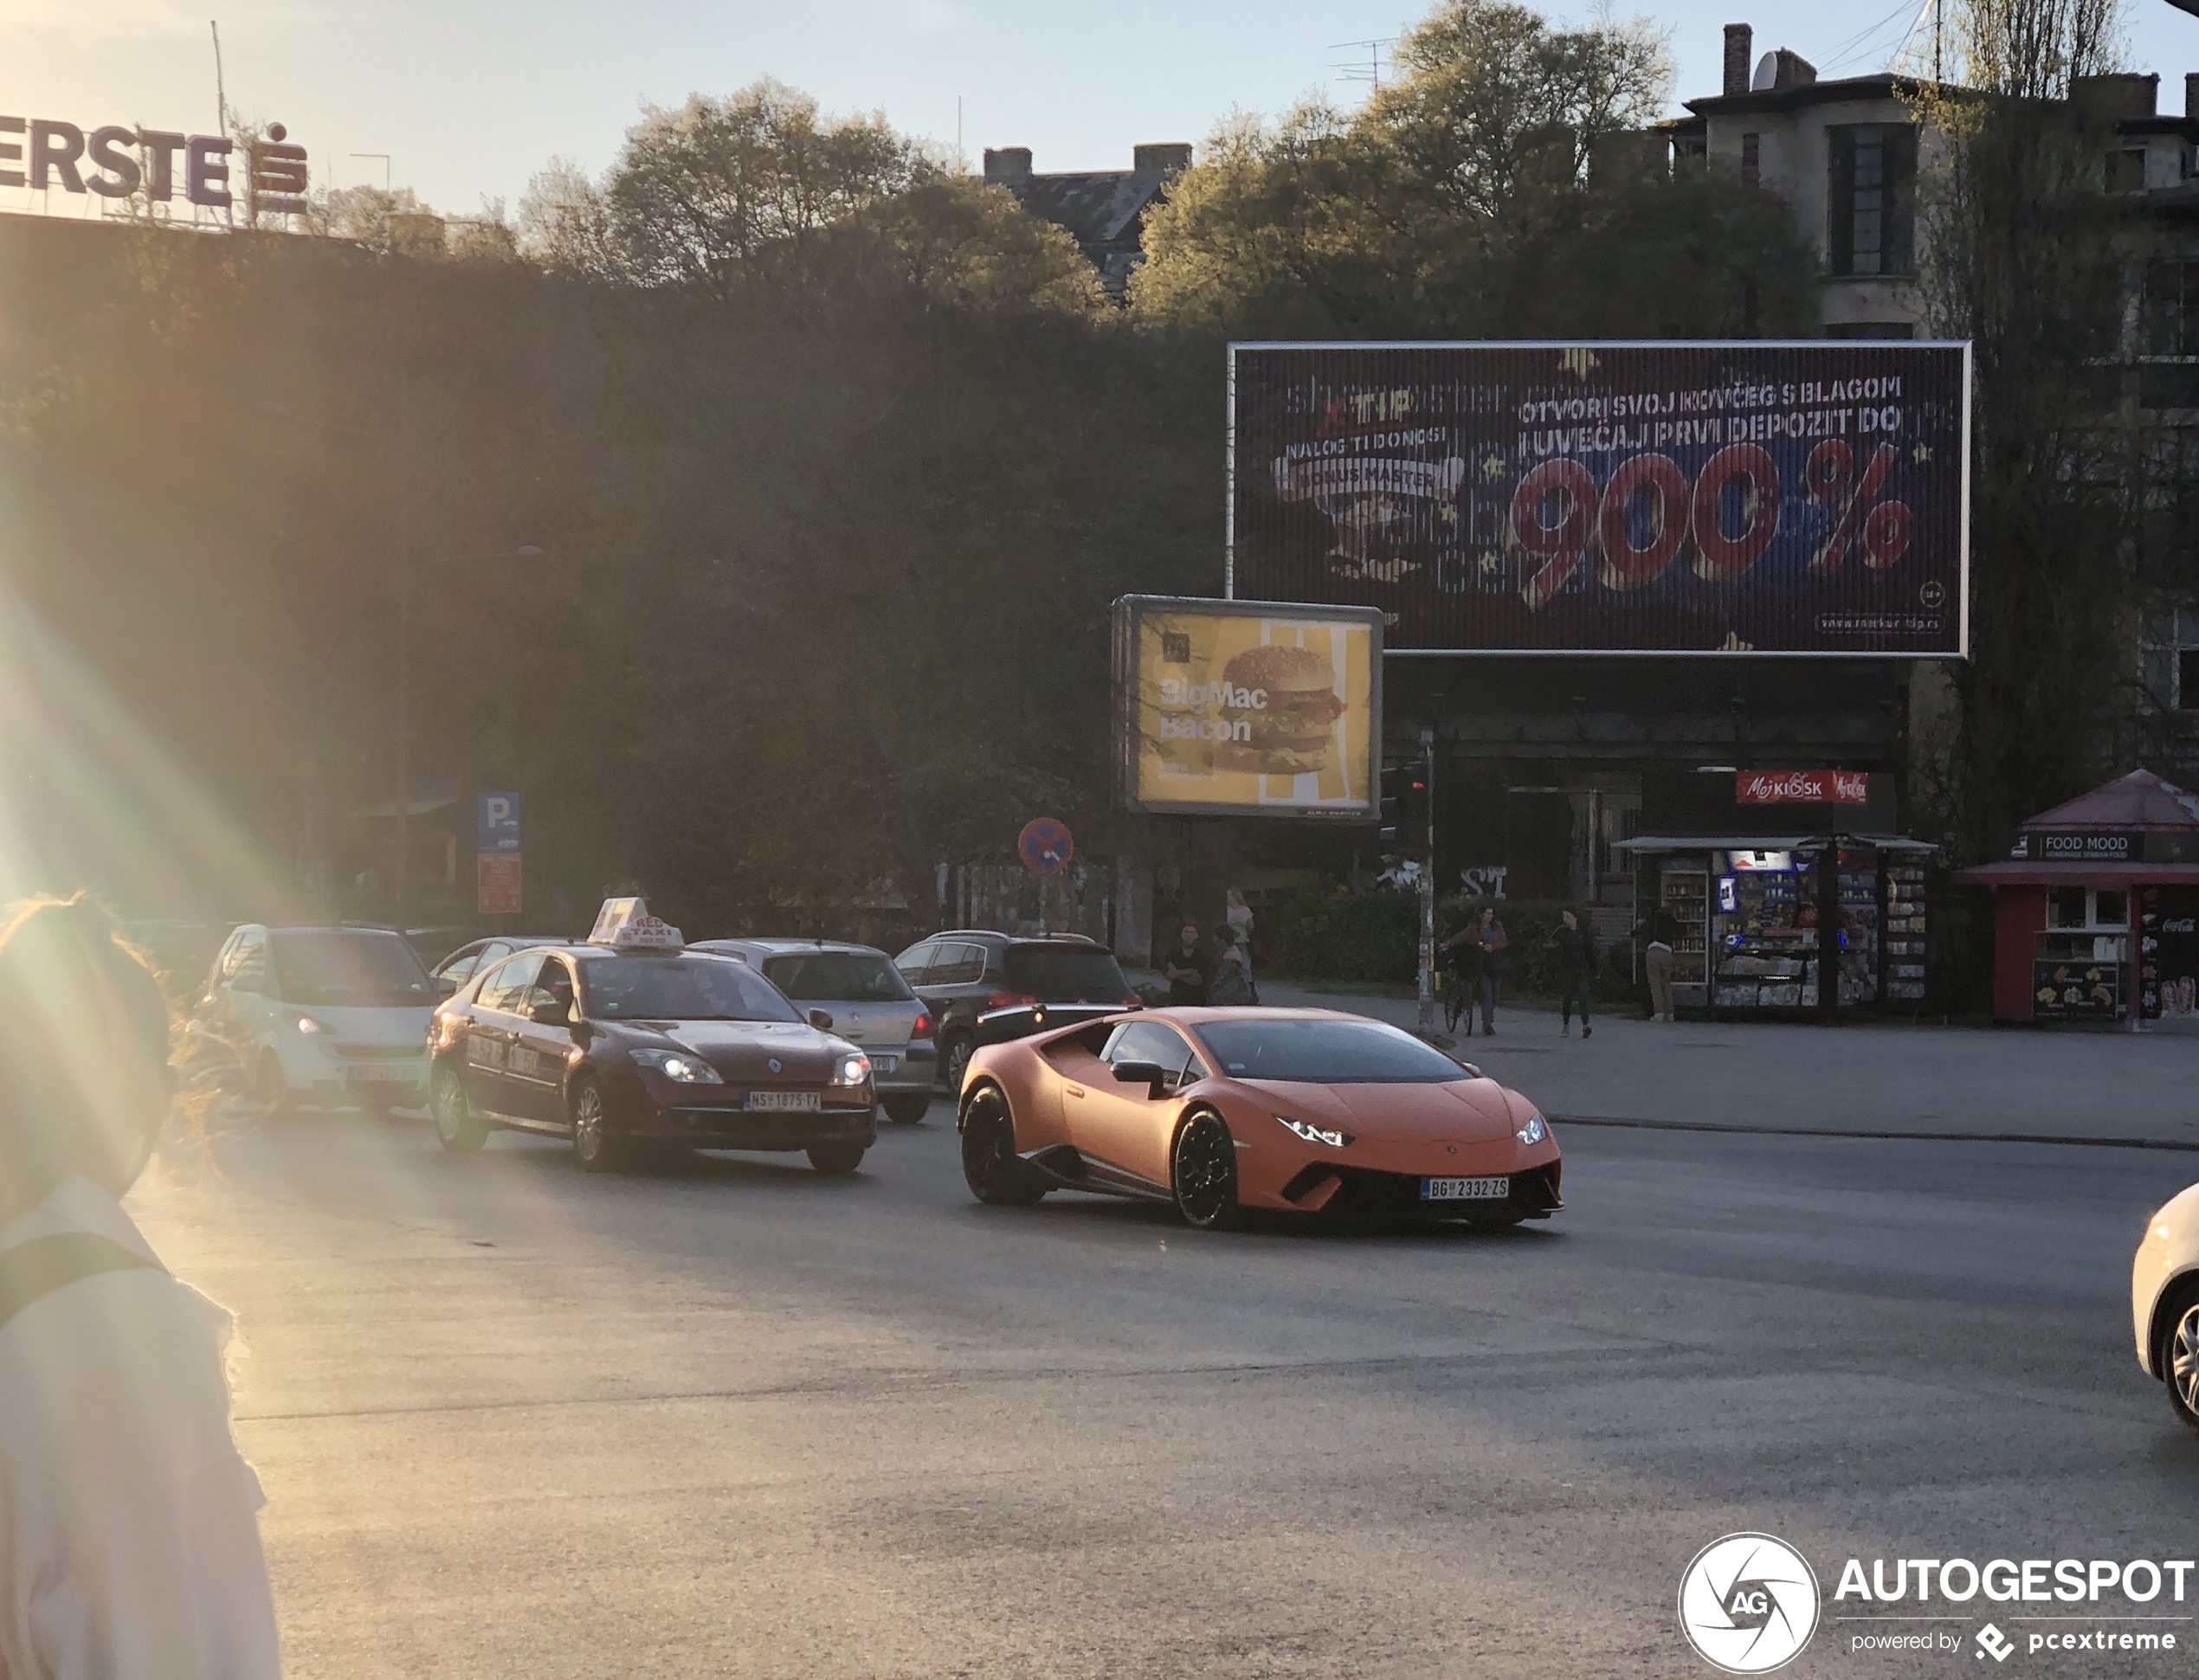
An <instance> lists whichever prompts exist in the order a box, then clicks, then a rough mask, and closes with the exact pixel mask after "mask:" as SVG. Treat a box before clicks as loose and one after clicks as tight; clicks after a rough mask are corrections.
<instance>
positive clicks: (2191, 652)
mask: <svg viewBox="0 0 2199 1680" xmlns="http://www.w3.org/2000/svg"><path fill="white" fill-rule="evenodd" d="M2176 710H2177V711H2199V647H2179V648H2177V649H2176Z"/></svg>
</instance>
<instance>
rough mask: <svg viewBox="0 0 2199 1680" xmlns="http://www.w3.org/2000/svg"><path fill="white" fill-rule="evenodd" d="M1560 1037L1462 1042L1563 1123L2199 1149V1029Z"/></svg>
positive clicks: (1329, 997)
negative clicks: (2192, 1032) (2193, 1034)
mask: <svg viewBox="0 0 2199 1680" xmlns="http://www.w3.org/2000/svg"><path fill="white" fill-rule="evenodd" d="M1260 995H1261V1002H1263V1003H1271V1004H1289V1005H1305V1006H1312V1007H1323V1008H1332V1009H1345V1010H1349V1011H1351V1013H1353V1014H1362V1015H1369V1016H1372V1017H1373V1018H1374V1019H1376V1020H1386V1021H1390V1022H1391V1023H1393V1024H1394V1025H1396V1026H1399V1027H1412V1026H1413V1025H1414V1024H1415V1021H1416V1020H1418V1018H1419V1005H1418V1004H1417V1003H1416V1002H1415V1001H1414V1000H1412V999H1409V998H1387V997H1368V996H1365V995H1363V994H1335V993H1326V992H1320V991H1316V990H1313V989H1312V988H1306V987H1299V986H1292V985H1288V984H1286V983H1284V982H1280V981H1263V982H1261V988H1260ZM1574 1032H1575V1034H1576V1036H1574V1037H1572V1038H1570V1039H1565V1038H1560V1037H1559V1036H1558V1019H1557V1014H1555V1013H1554V1012H1553V1011H1551V1010H1549V1009H1547V1008H1543V1009H1535V1008H1520V1009H1506V1008H1502V1007H1500V1008H1499V1010H1498V1013H1497V1036H1496V1037H1494V1038H1483V1037H1482V1036H1480V1032H1479V1030H1478V1029H1477V1030H1476V1032H1475V1034H1474V1037H1473V1038H1472V1039H1470V1040H1469V1039H1467V1038H1466V1037H1465V1036H1464V1035H1463V1033H1461V1037H1460V1040H1459V1043H1458V1053H1459V1054H1460V1055H1461V1056H1464V1057H1466V1058H1467V1059H1470V1060H1472V1061H1474V1062H1475V1063H1477V1064H1478V1065H1480V1066H1481V1067H1482V1068H1483V1069H1484V1070H1485V1071H1486V1072H1487V1073H1489V1074H1490V1076H1491V1077H1492V1078H1498V1079H1501V1080H1503V1081H1504V1083H1505V1084H1506V1085H1512V1086H1513V1087H1515V1088H1516V1089H1518V1090H1519V1091H1523V1092H1525V1094H1526V1095H1527V1096H1529V1097H1532V1098H1533V1099H1534V1100H1535V1102H1536V1103H1538V1104H1540V1105H1541V1107H1542V1108H1543V1110H1544V1112H1545V1113H1547V1114H1548V1115H1549V1116H1550V1117H1551V1118H1552V1119H1553V1120H1567V1119H1575V1120H1612V1121H1635V1122H1648V1123H1653V1124H1657V1125H1686V1126H1706V1127H1708V1126H1720V1127H1731V1128H1738V1129H1744V1130H1752V1131H1757V1130H1771V1131H1795V1132H1808V1131H1815V1132H1833V1133H1842V1132H1845V1133H1851V1134H1852V1133H1856V1132H1863V1133H1880V1134H1893V1135H1897V1136H1989V1137H1999V1138H2011V1137H2012V1138H2046V1139H2057V1140H2058V1139H2069V1140H2079V1139H2097V1140H2102V1141H2105V1140H2109V1139H2114V1140H2122V1141H2130V1142H2139V1143H2151V1144H2162V1145H2169V1146H2176V1145H2183V1146H2186V1147H2189V1148H2192V1149H2199V1039H2194V1038H2189V1037H2179V1036H2175V1035H2170V1034H2150V1033H2057V1032H2034V1031H2020V1030H1998V1031H1996V1030H1992V1029H1988V1028H1982V1027H1912V1026H1906V1025H1883V1026H1880V1025H1873V1026H1841V1027H1807V1026H1790V1025H1781V1024H1773V1023H1769V1022H1764V1023H1757V1022H1741V1021H1727V1022H1716V1023H1713V1022H1707V1021H1704V1022H1694V1021H1680V1022H1677V1023H1675V1024H1674V1025H1672V1026H1669V1027H1666V1026H1660V1025H1658V1024H1656V1023H1655V1022H1652V1021H1645V1020H1641V1019H1640V1018H1639V1017H1638V1016H1636V1015H1635V1014H1633V1013H1632V1012H1631V1011H1629V1012H1628V1014H1624V1015H1612V1016H1605V1017H1602V1018H1601V1019H1599V1020H1597V1021H1596V1036H1595V1037H1594V1038H1592V1039H1589V1040H1582V1039H1581V1038H1580V1037H1579V1036H1578V1033H1579V1027H1578V1024H1577V1023H1576V1025H1575V1028H1574Z"/></svg>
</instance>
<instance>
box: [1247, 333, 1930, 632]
mask: <svg viewBox="0 0 2199 1680" xmlns="http://www.w3.org/2000/svg"><path fill="white" fill-rule="evenodd" d="M1229 366H1230V377H1229V446H1230V447H1229V488H1228V496H1229V505H1228V523H1229V539H1228V541H1229V555H1228V576H1229V585H1228V593H1229V594H1230V595H1247V596H1256V597H1259V598H1261V599H1263V600H1268V601H1299V602H1319V603H1324V604H1336V605H1343V604H1351V605H1364V606H1372V607H1376V608H1380V609H1381V610H1382V611H1383V613H1384V614H1385V615H1387V617H1388V623H1389V635H1388V641H1389V647H1390V651H1392V652H1489V653H1667V654H1670V653H1736V654H1764V653H1815V654H1826V653H1833V654H1841V653H1846V654H1863V655H1875V656H1880V657H1884V656H1886V655H1890V654H1891V655H1912V656H1918V657H1931V658H1945V657H1949V656H1957V657H1959V656H1961V655H1962V654H1964V653H1965V652H1966V651H1967V627H1966V615H1965V608H1966V603H1967V600H1968V588H1967V581H1968V532H1969V510H1968V505H1967V497H1968V492H1969V476H1968V473H1967V472H1966V470H1965V462H1966V460H1967V458H1968V453H1969V449H1968V444H1969V414H1970V350H1969V346H1968V345H1967V344H1914V343H1907V342H1901V341H1895V340H1886V339H1844V340H1810V341H1808V342H1802V343H1771V342H1763V341H1747V340H1744V341H1736V342H1731V343H1715V344H1691V343H1638V344H1636V343H1628V344H1610V343H1583V344H1476V343H1461V344H1235V345H1232V346H1231V348H1230V361H1229Z"/></svg>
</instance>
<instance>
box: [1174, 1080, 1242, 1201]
mask: <svg viewBox="0 0 2199 1680" xmlns="http://www.w3.org/2000/svg"><path fill="white" fill-rule="evenodd" d="M1170 1180H1171V1181H1172V1182H1171V1185H1170V1188H1173V1189H1174V1190H1175V1192H1176V1211H1177V1213H1181V1214H1183V1222H1184V1223H1185V1224H1186V1225H1190V1226H1195V1227H1196V1228H1197V1229H1198V1230H1201V1231H1222V1230H1226V1229H1228V1227H1229V1226H1233V1225H1235V1223H1236V1222H1237V1145H1236V1143H1235V1140H1234V1139H1232V1138H1231V1137H1230V1136H1229V1128H1228V1126H1227V1125H1225V1124H1223V1123H1222V1117H1221V1116H1220V1115H1218V1114H1216V1113H1215V1112H1214V1111H1213V1110H1211V1109H1203V1110H1200V1111H1199V1112H1197V1113H1196V1114H1194V1115H1192V1116H1191V1117H1190V1119H1188V1120H1186V1121H1185V1122H1184V1123H1183V1129H1182V1130H1180V1131H1178V1132H1177V1134H1176V1149H1175V1150H1174V1152H1173V1154H1172V1155H1171V1156H1170Z"/></svg>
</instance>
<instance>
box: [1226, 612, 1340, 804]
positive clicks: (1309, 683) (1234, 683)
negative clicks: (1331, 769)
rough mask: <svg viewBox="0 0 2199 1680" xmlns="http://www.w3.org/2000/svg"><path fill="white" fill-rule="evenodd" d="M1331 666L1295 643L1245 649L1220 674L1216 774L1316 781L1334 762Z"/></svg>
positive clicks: (1336, 713)
mask: <svg viewBox="0 0 2199 1680" xmlns="http://www.w3.org/2000/svg"><path fill="white" fill-rule="evenodd" d="M1336 681H1337V671H1336V666H1335V663H1334V661H1333V660H1332V659H1331V658H1329V657H1328V656H1325V655H1324V654H1322V653H1316V652H1315V651H1314V650H1313V649H1312V648H1311V647H1300V646H1299V645H1298V644H1296V643H1294V642H1268V643H1267V644H1265V645H1264V646H1261V647H1248V648H1246V649H1245V651H1244V652H1243V653H1239V654H1236V655H1235V657H1233V658H1232V659H1231V660H1230V661H1229V662H1228V664H1227V665H1225V666H1222V691H1223V699H1222V707H1221V717H1222V723H1223V724H1226V725H1227V726H1228V728H1227V731H1226V733H1223V734H1222V735H1220V736H1218V737H1216V740H1215V743H1214V764H1215V768H1216V769H1225V770H1248V771H1250V772H1251V773H1253V774H1254V775H1255V776H1305V775H1309V774H1310V775H1319V773H1320V772H1321V771H1322V770H1323V769H1326V768H1327V767H1328V766H1329V765H1330V764H1331V763H1332V762H1333V761H1334V759H1335V756H1336V748H1337V738H1336V737H1337V731H1336V720H1337V719H1338V718H1341V717H1342V716H1343V715H1344V713H1345V703H1344V696H1343V695H1341V694H1339V693H1338V692H1336Z"/></svg>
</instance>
